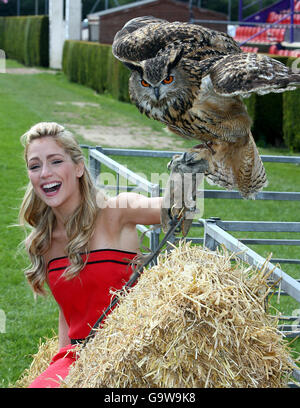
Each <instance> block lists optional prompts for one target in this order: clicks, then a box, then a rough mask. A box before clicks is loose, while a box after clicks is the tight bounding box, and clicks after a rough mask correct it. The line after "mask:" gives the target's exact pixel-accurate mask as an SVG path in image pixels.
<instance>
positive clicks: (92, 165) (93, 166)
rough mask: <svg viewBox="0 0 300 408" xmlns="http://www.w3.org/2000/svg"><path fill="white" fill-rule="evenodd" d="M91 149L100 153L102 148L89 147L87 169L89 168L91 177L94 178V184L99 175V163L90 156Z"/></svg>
mask: <svg viewBox="0 0 300 408" xmlns="http://www.w3.org/2000/svg"><path fill="white" fill-rule="evenodd" d="M91 149H96V150H98V151H99V152H101V153H102V152H103V149H102V147H101V146H96V147H89V170H90V173H91V176H92V178H93V180H94V182H95V184H96V182H97V178H98V176H99V174H100V172H101V163H100V162H99V161H98V160H96V159H95V158H94V157H92V156H91V154H90V152H91Z"/></svg>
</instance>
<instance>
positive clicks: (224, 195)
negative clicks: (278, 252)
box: [82, 145, 300, 381]
mask: <svg viewBox="0 0 300 408" xmlns="http://www.w3.org/2000/svg"><path fill="white" fill-rule="evenodd" d="M82 147H84V148H88V152H89V154H88V157H89V169H90V171H91V174H92V177H93V179H94V180H95V182H97V180H98V177H99V175H100V174H101V166H102V165H104V166H106V167H108V168H109V169H110V170H111V171H113V172H115V174H116V183H115V185H100V187H102V188H108V189H112V190H114V191H115V193H116V194H118V193H119V192H121V191H122V190H123V189H125V190H136V191H138V192H144V193H147V194H148V195H149V196H150V197H157V196H160V195H162V194H163V189H162V188H161V187H160V185H159V184H154V183H151V182H149V181H148V180H146V179H145V178H143V177H141V176H140V175H138V174H136V173H134V172H133V171H131V170H129V169H128V168H127V167H126V166H123V165H121V164H120V163H118V162H116V161H115V160H113V159H112V158H111V157H109V156H114V155H117V156H126V157H128V158H130V157H132V156H138V157H163V158H171V157H173V155H174V154H180V153H181V152H175V151H173V152H167V151H158V150H136V149H111V148H102V147H93V146H87V145H82ZM261 158H262V161H263V162H273V163H274V162H276V163H293V164H300V157H295V156H264V155H262V156H261ZM121 178H124V179H126V180H127V182H128V183H130V184H131V185H130V186H129V185H128V184H126V185H125V186H124V185H122V183H120V179H121ZM202 194H203V193H202ZM204 198H214V199H242V197H241V196H240V194H239V193H238V192H237V191H223V190H204ZM256 199H257V200H276V201H300V192H281V191H264V192H260V193H259V194H258V195H257V197H256ZM137 228H138V230H139V231H142V232H143V233H145V235H146V236H147V237H148V238H149V246H150V249H151V250H152V251H154V250H155V249H156V248H157V246H158V244H159V239H160V232H161V230H160V228H159V226H154V228H153V229H150V228H147V227H145V226H143V225H138V226H137ZM192 228H201V229H203V235H202V236H201V237H197V238H195V237H187V238H186V239H187V241H192V242H193V243H196V244H197V243H198V244H202V245H204V246H205V247H207V248H209V249H211V250H215V249H216V248H217V247H218V246H219V245H224V246H225V247H226V248H227V249H228V250H229V251H231V252H233V253H235V254H236V255H237V256H238V257H239V258H240V259H242V260H243V261H244V262H246V263H248V264H250V265H253V266H254V267H257V268H260V267H262V266H263V265H264V264H265V263H266V259H265V258H263V257H262V256H260V255H259V254H258V253H256V252H255V251H254V250H252V249H250V248H249V247H248V246H247V245H296V246H300V239H282V238H279V239H273V238H272V239H266V238H250V239H237V238H235V237H234V236H233V235H231V234H229V232H228V231H231V232H234V231H251V232H272V233H273V232H281V233H282V232H283V233H284V232H289V233H290V232H293V233H299V232H300V222H273V221H222V220H221V219H220V218H211V219H206V220H205V219H199V220H198V221H197V222H193V224H192ZM171 240H172V239H171ZM173 241H175V237H173ZM274 263H280V264H295V265H297V264H300V259H284V258H273V259H271V261H270V262H269V263H268V264H267V267H266V268H267V270H269V271H272V274H271V278H270V279H271V281H270V284H273V283H274V282H279V287H278V289H277V290H279V291H280V295H287V296H291V297H292V298H293V299H295V300H296V301H297V302H300V279H295V278H292V277H291V276H289V275H288V274H287V273H285V272H284V271H283V270H282V269H281V268H280V267H279V266H277V265H274ZM299 275H300V274H299ZM281 317H282V319H281V320H282V321H284V324H280V326H279V329H280V330H281V331H282V332H283V334H284V335H285V336H286V337H291V338H295V337H298V336H300V309H297V314H296V315H292V316H281ZM294 378H295V379H296V380H297V381H300V370H295V372H294Z"/></svg>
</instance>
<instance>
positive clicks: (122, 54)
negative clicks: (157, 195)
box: [112, 17, 300, 198]
mask: <svg viewBox="0 0 300 408" xmlns="http://www.w3.org/2000/svg"><path fill="white" fill-rule="evenodd" d="M112 51H113V54H114V56H115V57H116V58H118V59H119V60H121V61H122V62H123V63H124V64H125V65H126V66H127V67H128V68H129V69H130V70H131V76H130V80H129V94H130V98H131V100H132V102H134V103H135V104H136V106H137V108H138V109H139V110H140V112H141V113H143V114H146V115H147V116H148V117H150V118H153V119H156V120H158V121H161V122H163V123H165V124H166V125H167V127H168V128H169V129H170V130H171V131H173V132H175V133H176V134H179V135H181V136H183V137H187V138H194V139H198V140H199V141H200V143H199V144H197V145H196V146H195V147H194V148H193V149H192V151H194V152H197V155H199V156H198V157H199V159H205V160H207V162H208V169H207V171H206V172H205V176H206V178H207V180H208V182H210V183H211V184H216V185H219V186H223V187H225V188H226V189H233V188H237V189H238V190H239V191H240V193H241V195H242V197H244V198H254V197H255V195H256V193H257V192H258V191H260V190H261V189H262V188H263V187H264V186H266V185H267V179H266V174H265V169H264V166H263V163H262V161H261V159H260V157H259V154H258V150H257V147H256V145H255V142H254V139H253V136H252V134H251V130H250V129H251V119H250V117H249V115H248V113H247V109H246V106H245V105H244V103H243V99H242V98H244V97H248V96H250V95H251V93H252V92H255V93H257V94H260V95H263V94H266V93H269V92H284V91H286V90H294V89H296V87H297V86H299V85H300V75H299V74H296V73H293V72H292V71H291V70H290V69H289V68H288V67H286V66H285V65H283V64H282V63H280V62H278V61H276V60H274V59H271V58H269V57H268V56H266V55H262V54H251V53H244V52H242V50H241V49H240V47H239V46H238V44H237V43H236V42H235V41H234V39H233V38H232V37H230V36H229V35H227V34H224V33H222V32H217V31H213V30H210V29H207V28H204V27H202V26H200V25H196V24H189V23H181V22H174V23H170V22H168V21H166V20H162V19H158V18H155V17H138V18H135V19H133V20H130V21H128V22H127V23H126V24H125V25H124V27H123V28H122V29H121V30H120V31H119V32H118V33H117V34H116V35H115V38H114V42H113V46H112Z"/></svg>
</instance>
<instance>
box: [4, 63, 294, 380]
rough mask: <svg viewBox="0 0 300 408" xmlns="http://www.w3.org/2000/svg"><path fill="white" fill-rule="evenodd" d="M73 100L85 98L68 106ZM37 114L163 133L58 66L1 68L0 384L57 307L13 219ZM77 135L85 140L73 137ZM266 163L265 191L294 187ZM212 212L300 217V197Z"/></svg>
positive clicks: (208, 205)
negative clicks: (31, 70)
mask: <svg viewBox="0 0 300 408" xmlns="http://www.w3.org/2000/svg"><path fill="white" fill-rule="evenodd" d="M17 66H19V64H15V63H14V62H10V61H8V67H17ZM57 102H59V104H57ZM73 102H80V103H83V105H80V104H79V105H74V103H73ZM61 104H63V109H62V108H61ZM40 121H57V122H59V123H63V124H65V125H66V126H68V125H72V124H77V125H80V126H94V125H96V124H101V125H103V126H112V125H113V124H116V123H117V124H118V125H120V123H122V124H123V126H124V127H126V126H127V125H133V124H134V125H135V126H138V127H140V128H141V129H142V128H144V127H150V128H151V129H152V130H153V131H155V132H158V133H161V135H162V136H163V135H165V132H164V131H163V127H162V125H161V124H159V123H158V122H154V121H150V120H149V119H147V118H146V117H143V116H141V115H140V114H139V112H138V111H137V109H136V108H135V107H134V106H132V105H130V104H125V103H121V102H118V101H115V100H114V99H112V98H111V97H110V96H109V95H97V94H95V92H94V91H93V90H91V89H89V88H86V87H83V86H81V85H78V84H73V83H70V82H68V81H67V79H66V78H65V76H64V75H63V74H61V73H59V72H58V73H56V74H47V73H43V74H39V75H12V74H0V166H1V170H2V183H1V185H0V200H1V213H0V225H1V240H0V257H1V263H0V265H1V272H0V287H1V292H0V309H2V310H3V311H4V312H5V315H6V330H5V333H1V332H0V338H1V342H0V387H7V386H8V385H9V384H13V383H14V382H15V381H16V380H17V378H18V377H19V376H20V374H21V373H22V371H23V370H24V369H25V368H27V367H28V365H29V364H30V361H31V357H30V355H31V354H33V353H35V352H36V351H37V348H38V344H39V340H40V338H44V337H50V336H52V335H53V333H55V332H56V331H57V317H58V309H57V306H56V304H55V302H54V301H53V299H52V298H51V297H50V296H48V297H46V298H41V297H38V298H37V299H36V300H35V299H34V297H33V295H32V292H31V290H30V288H29V286H28V284H27V283H26V281H25V278H24V275H23V272H22V270H23V269H24V268H25V267H26V266H27V264H28V261H27V258H26V256H25V254H24V252H23V251H22V250H21V249H19V248H18V246H19V244H20V242H21V241H22V239H23V238H24V235H23V232H22V231H21V230H20V229H19V228H18V227H16V226H14V224H16V223H17V218H18V208H19V206H20V203H21V200H22V196H23V194H24V187H25V186H26V184H27V176H26V169H25V165H24V161H23V158H22V146H21V144H20V141H19V139H20V136H21V135H22V134H23V133H24V132H25V131H26V130H28V129H29V127H30V126H32V125H33V124H34V123H36V122H40ZM120 137H121V135H120ZM78 140H79V141H80V142H84V143H86V144H87V143H88V142H87V141H86V140H84V139H82V138H81V137H79V136H78ZM175 140H178V137H177V136H174V141H175ZM149 143H151V139H149ZM90 144H93V143H90ZM189 145H191V143H190V142H185V146H186V147H188V146H189ZM260 153H261V154H274V155H276V154H280V155H281V154H288V152H287V151H285V150H275V149H260ZM115 159H116V160H118V161H119V162H121V163H123V164H126V165H127V166H128V167H129V168H130V169H131V170H133V171H138V172H143V173H145V174H146V175H147V176H148V177H150V173H151V172H157V173H160V172H165V171H166V163H167V160H166V159H161V160H159V159H146V160H145V159H144V158H142V159H141V158H130V161H129V159H128V158H124V157H117V158H115ZM266 170H267V174H268V178H269V186H268V188H267V189H268V190H273V191H300V166H296V165H292V164H272V163H266ZM211 216H214V217H220V218H222V219H224V220H230V219H231V220H238V219H243V220H277V221H300V216H299V202H282V203H281V202H272V201H242V200H212V199H208V200H206V201H205V209H204V214H203V217H204V218H209V217H211ZM191 234H192V235H197V234H199V231H195V232H193V231H192V233H191ZM244 235H245V234H244ZM273 235H274V234H273ZM273 235H272V234H268V237H270V238H272V237H273ZM237 236H239V235H238V234H237ZM280 236H282V235H279V234H278V237H280ZM247 237H251V234H247ZM274 237H275V236H274ZM276 237H277V235H276ZM283 237H286V238H289V237H290V238H296V237H297V234H283ZM297 238H299V237H297ZM254 249H255V250H257V251H258V252H259V253H261V254H262V255H264V256H267V255H268V254H269V252H270V248H268V247H259V248H256V247H255V248H254ZM272 251H273V256H276V257H286V258H296V257H298V258H299V250H298V247H275V248H272ZM284 270H286V271H287V272H288V273H290V274H291V275H293V276H294V277H298V278H299V277H300V276H299V275H300V274H299V267H295V266H292V265H289V267H288V268H285V269H284ZM278 307H282V308H283V310H284V311H288V312H289V313H290V314H291V313H292V311H293V310H294V309H297V308H299V304H295V303H293V302H289V301H287V300H286V299H283V301H282V305H279V306H278ZM298 345H299V342H298ZM298 345H297V346H296V347H297V348H299V346H298Z"/></svg>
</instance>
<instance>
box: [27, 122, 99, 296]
mask: <svg viewBox="0 0 300 408" xmlns="http://www.w3.org/2000/svg"><path fill="white" fill-rule="evenodd" d="M46 136H51V137H53V138H54V140H55V141H56V143H57V144H58V145H59V146H60V147H62V148H63V149H64V150H65V152H66V153H67V154H69V155H70V157H71V159H72V160H73V162H74V163H75V164H78V163H80V162H83V163H84V172H83V175H82V176H81V177H80V179H79V185H80V193H81V202H80V204H79V206H78V207H77V208H76V210H75V211H74V213H73V214H72V215H71V216H70V217H69V218H68V219H67V220H66V222H65V229H66V234H67V238H68V244H67V246H66V248H65V253H66V256H67V257H68V259H69V262H70V265H69V266H68V267H67V268H66V270H65V272H64V277H65V278H66V279H72V278H73V277H75V276H77V275H78V274H79V272H80V270H81V269H82V268H83V266H84V261H83V259H82V256H81V254H82V253H85V254H87V252H88V250H89V241H90V238H91V236H92V234H93V232H94V227H95V220H96V216H97V213H98V211H99V207H98V206H97V201H96V193H97V191H96V188H95V186H94V183H93V181H92V178H91V176H90V173H89V171H88V169H87V167H86V165H85V162H84V156H83V153H82V150H81V149H80V146H79V145H78V143H77V141H76V140H75V138H74V136H73V135H72V134H71V133H70V132H68V131H67V130H66V129H65V128H64V127H63V126H61V125H59V124H57V123H55V122H41V123H38V124H36V125H34V126H33V127H32V128H31V129H30V130H29V131H28V132H26V133H25V134H24V135H23V136H22V137H21V141H22V143H23V145H24V158H25V161H26V163H27V152H28V147H29V145H30V143H32V142H33V141H34V140H36V139H39V138H42V137H46ZM19 224H20V225H21V226H23V227H24V228H25V231H26V234H27V236H26V238H25V240H24V244H25V248H26V250H27V252H28V255H29V258H30V260H31V265H30V266H29V267H28V268H27V269H25V271H24V273H25V276H26V278H27V279H28V282H29V284H30V285H31V287H32V289H33V291H34V292H35V293H37V294H40V295H45V293H46V292H45V289H44V283H45V281H46V279H47V265H45V259H44V256H43V255H44V254H45V253H46V252H47V251H48V250H49V248H50V246H51V239H52V233H53V230H54V228H55V225H56V217H55V215H54V213H53V211H52V208H51V207H49V206H48V205H46V204H45V203H44V202H43V201H42V200H41V199H40V198H39V197H38V196H37V194H36V193H35V191H34V189H33V186H32V184H31V182H29V184H28V186H27V190H26V193H25V196H24V198H23V202H22V204H21V208H20V212H19ZM28 225H29V226H30V227H31V228H30V229H31V232H30V233H29V234H28V229H27V228H26V226H28Z"/></svg>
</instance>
